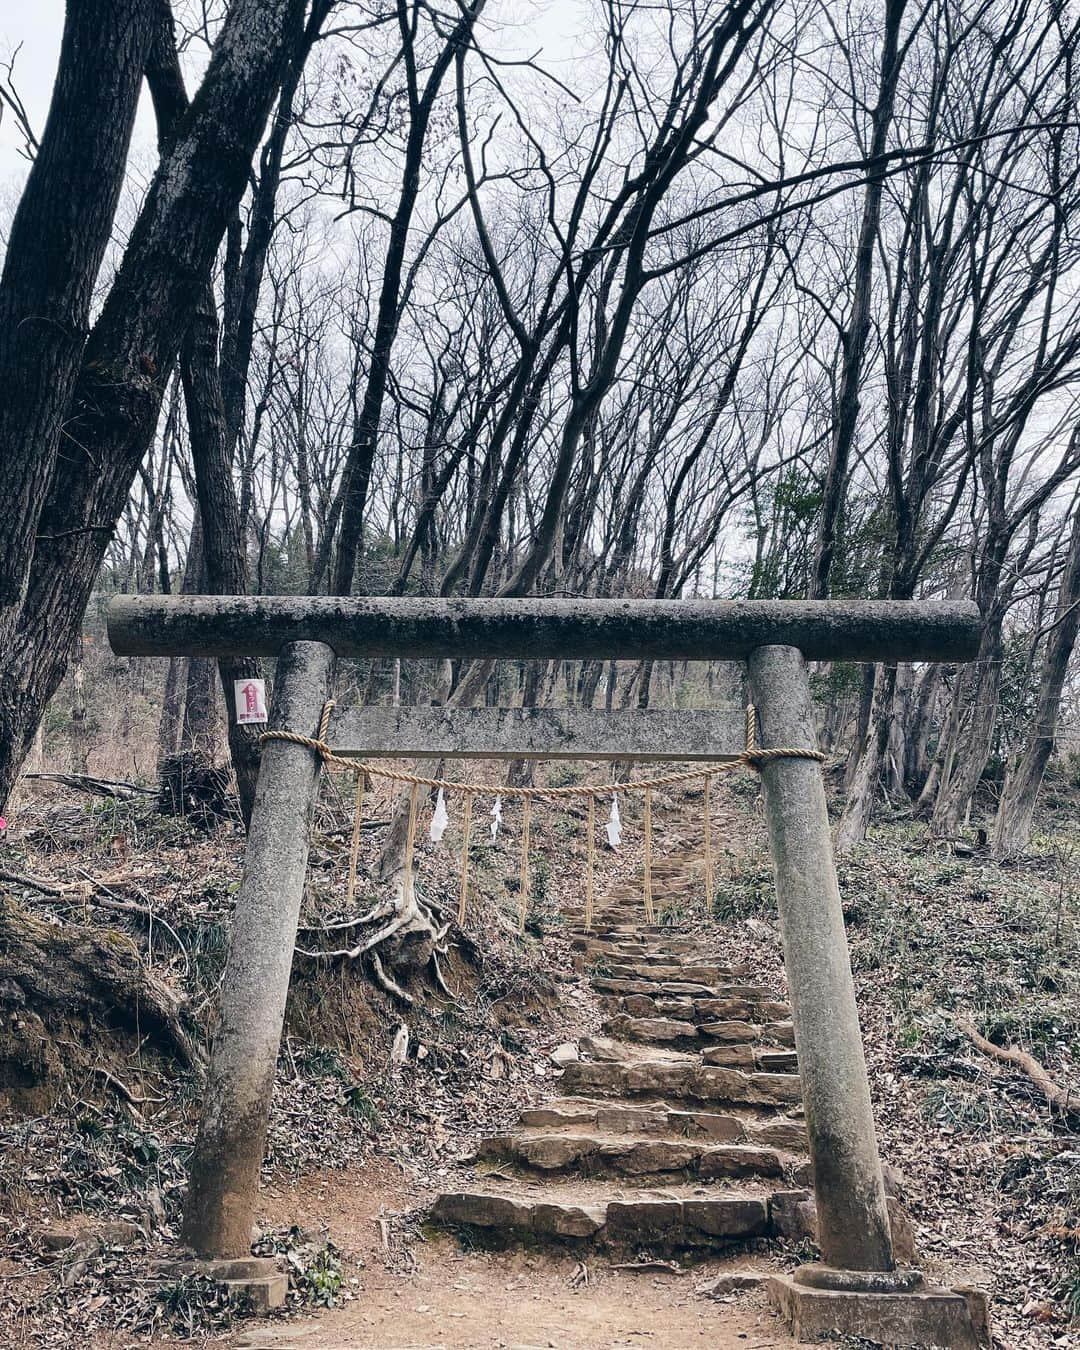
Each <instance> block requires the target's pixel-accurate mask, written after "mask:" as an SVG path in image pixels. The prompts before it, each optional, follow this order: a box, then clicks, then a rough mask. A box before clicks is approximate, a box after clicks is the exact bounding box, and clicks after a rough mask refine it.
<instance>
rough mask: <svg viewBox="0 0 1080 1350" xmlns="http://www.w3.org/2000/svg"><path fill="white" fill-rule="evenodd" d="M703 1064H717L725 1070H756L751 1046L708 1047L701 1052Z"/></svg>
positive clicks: (755, 1061)
mask: <svg viewBox="0 0 1080 1350" xmlns="http://www.w3.org/2000/svg"><path fill="white" fill-rule="evenodd" d="M701 1062H702V1063H703V1064H719V1065H720V1066H722V1067H723V1068H725V1069H756V1068H757V1066H758V1065H757V1060H756V1059H755V1057H754V1047H753V1046H752V1045H710V1046H709V1047H708V1048H707V1049H705V1050H703V1051H702V1052H701Z"/></svg>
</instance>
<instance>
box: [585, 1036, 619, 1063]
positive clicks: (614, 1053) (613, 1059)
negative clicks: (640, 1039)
mask: <svg viewBox="0 0 1080 1350" xmlns="http://www.w3.org/2000/svg"><path fill="white" fill-rule="evenodd" d="M578 1045H579V1046H580V1048H581V1054H582V1055H584V1056H586V1058H588V1059H592V1060H597V1061H603V1062H606V1063H609V1064H622V1063H625V1062H626V1060H628V1059H629V1058H630V1056H631V1054H632V1051H631V1050H630V1047H629V1046H628V1045H624V1044H623V1042H622V1041H616V1040H613V1039H612V1038H611V1037H610V1036H582V1038H581V1040H580V1041H579V1042H578Z"/></svg>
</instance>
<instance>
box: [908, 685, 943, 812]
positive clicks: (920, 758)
mask: <svg viewBox="0 0 1080 1350" xmlns="http://www.w3.org/2000/svg"><path fill="white" fill-rule="evenodd" d="M940 685H941V667H940V666H939V665H937V664H934V665H929V666H927V667H926V669H925V670H923V672H922V673H921V674H920V675H919V678H918V679H917V680H916V682H915V689H914V691H913V694H912V697H911V704H910V707H911V721H910V726H909V729H908V737H907V759H906V762H905V764H904V784H905V786H906V788H907V792H908V795H909V796H911V797H917V796H918V795H919V793H920V792H921V791H922V789H923V787H924V786H925V784H926V779H927V776H928V774H929V773H930V750H929V746H930V732H931V729H932V727H933V723H934V711H935V709H936V707H937V701H938V690H939V688H940Z"/></svg>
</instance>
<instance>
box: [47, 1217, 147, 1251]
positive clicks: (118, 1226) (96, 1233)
mask: <svg viewBox="0 0 1080 1350" xmlns="http://www.w3.org/2000/svg"><path fill="white" fill-rule="evenodd" d="M144 1236H145V1234H144V1233H143V1230H142V1229H141V1228H140V1227H139V1225H138V1224H135V1223H128V1222H127V1221H126V1220H125V1219H98V1218H95V1217H94V1216H93V1215H90V1214H78V1215H74V1216H73V1217H72V1218H70V1219H64V1220H61V1221H60V1222H59V1223H52V1224H49V1226H48V1227H47V1228H43V1229H42V1230H41V1233H40V1234H39V1237H40V1240H41V1245H42V1246H43V1247H44V1248H45V1250H46V1251H47V1252H62V1251H67V1250H68V1249H69V1248H71V1247H74V1246H75V1244H76V1243H82V1242H85V1241H87V1240H91V1241H93V1242H94V1243H96V1244H97V1246H99V1247H130V1246H131V1244H132V1243H133V1242H138V1241H139V1240H140V1238H142V1237H144Z"/></svg>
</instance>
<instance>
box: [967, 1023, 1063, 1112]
mask: <svg viewBox="0 0 1080 1350" xmlns="http://www.w3.org/2000/svg"><path fill="white" fill-rule="evenodd" d="M956 1025H957V1027H958V1028H959V1029H960V1031H961V1032H962V1033H963V1034H964V1035H965V1036H966V1037H967V1038H968V1040H969V1041H970V1042H971V1043H972V1045H974V1046H975V1047H976V1048H977V1049H979V1050H981V1051H982V1052H983V1054H984V1055H989V1057H990V1058H991V1059H996V1060H998V1061H999V1063H1002V1064H1014V1065H1015V1066H1016V1067H1017V1068H1018V1069H1020V1070H1021V1072H1022V1073H1024V1074H1026V1075H1027V1077H1028V1078H1030V1079H1031V1081H1032V1082H1033V1083H1034V1084H1035V1086H1036V1087H1037V1088H1038V1089H1039V1091H1040V1092H1041V1093H1042V1095H1043V1096H1044V1097H1045V1098H1046V1100H1047V1101H1048V1102H1049V1103H1050V1105H1051V1106H1052V1107H1053V1108H1054V1109H1055V1110H1057V1111H1060V1112H1061V1114H1062V1115H1063V1116H1072V1115H1076V1114H1077V1112H1078V1111H1080V1102H1077V1101H1076V1100H1075V1099H1074V1098H1073V1096H1072V1094H1071V1093H1070V1091H1069V1090H1068V1089H1067V1088H1063V1087H1059V1086H1058V1084H1057V1083H1055V1082H1054V1080H1053V1079H1052V1078H1051V1077H1050V1075H1049V1074H1048V1073H1047V1072H1046V1070H1045V1069H1044V1068H1043V1066H1042V1065H1041V1064H1040V1063H1039V1061H1038V1060H1037V1059H1036V1058H1035V1057H1034V1055H1029V1054H1028V1053H1027V1051H1026V1050H1019V1049H1017V1048H1016V1047H1015V1046H1009V1047H1008V1048H1002V1047H1001V1046H1000V1045H995V1044H994V1043H993V1041H988V1040H987V1039H986V1037H985V1036H980V1035H979V1033H978V1032H977V1031H976V1030H975V1027H974V1024H973V1023H972V1022H971V1020H970V1019H969V1018H967V1017H958V1018H957V1019H956Z"/></svg>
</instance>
